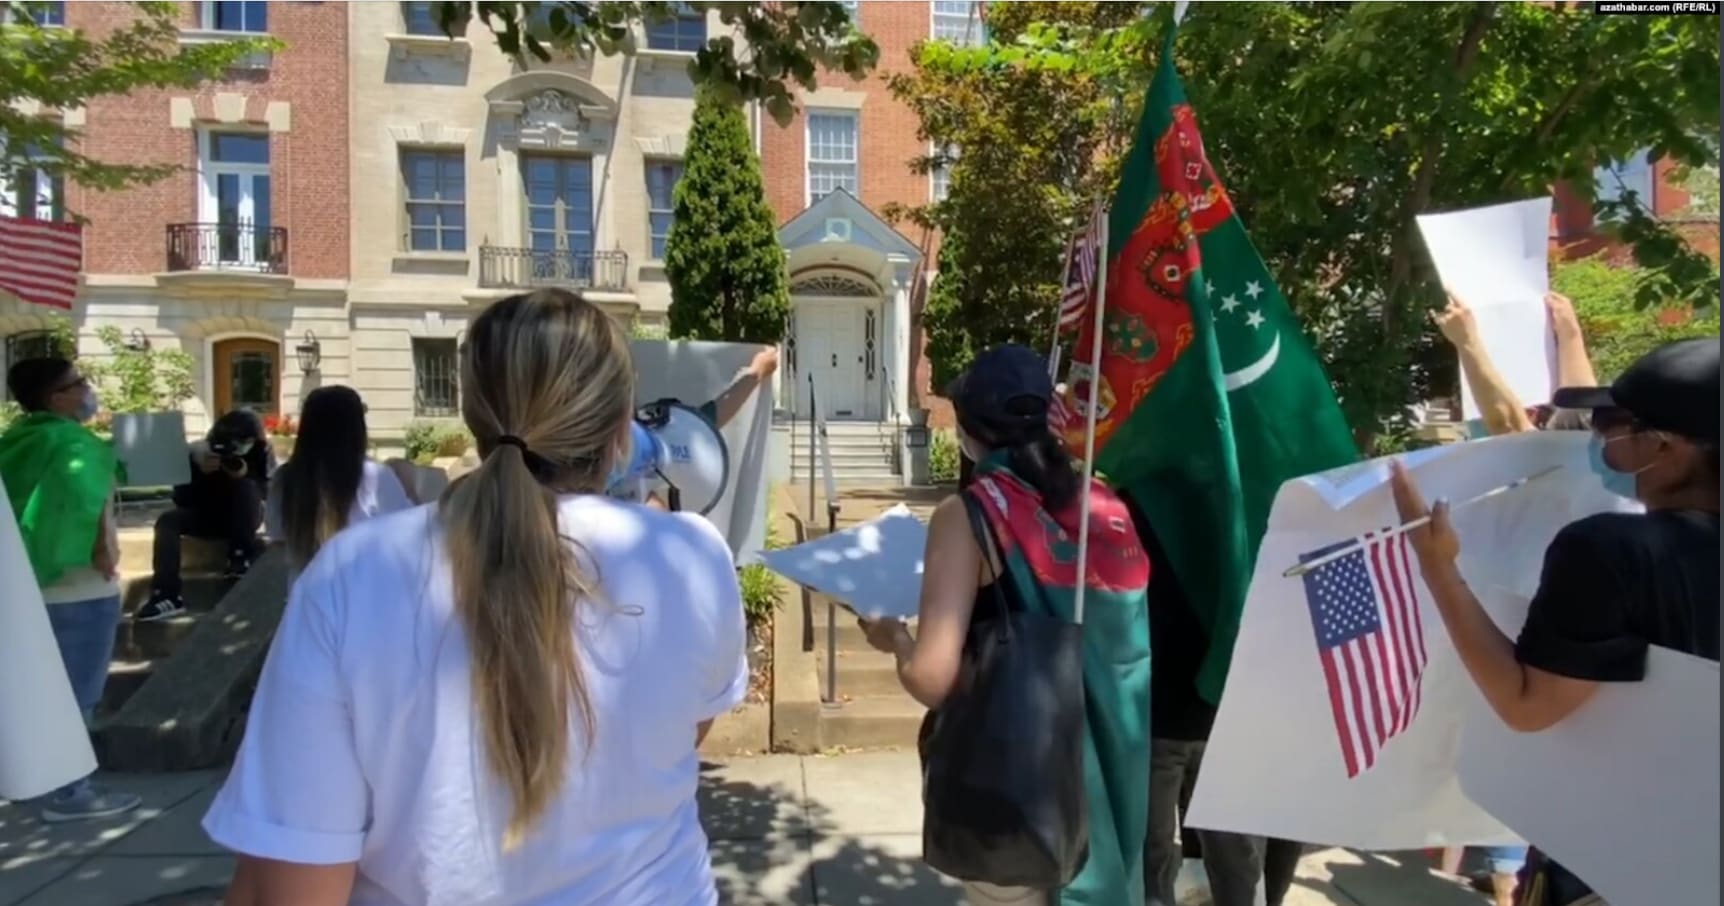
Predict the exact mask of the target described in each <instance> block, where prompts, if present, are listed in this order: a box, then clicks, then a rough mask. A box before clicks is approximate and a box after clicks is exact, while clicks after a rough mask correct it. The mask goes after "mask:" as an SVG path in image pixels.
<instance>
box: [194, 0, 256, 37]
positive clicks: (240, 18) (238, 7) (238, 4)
mask: <svg viewBox="0 0 1724 906" xmlns="http://www.w3.org/2000/svg"><path fill="white" fill-rule="evenodd" d="M203 19H204V28H207V29H209V30H211V31H243V32H252V33H257V34H261V33H264V32H267V31H269V4H268V3H266V2H264V0H204V5H203Z"/></svg>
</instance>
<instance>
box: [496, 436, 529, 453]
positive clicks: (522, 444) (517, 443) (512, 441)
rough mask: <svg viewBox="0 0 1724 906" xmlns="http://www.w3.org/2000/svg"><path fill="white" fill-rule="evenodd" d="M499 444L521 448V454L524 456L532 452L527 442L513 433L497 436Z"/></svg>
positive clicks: (500, 445)
mask: <svg viewBox="0 0 1724 906" xmlns="http://www.w3.org/2000/svg"><path fill="white" fill-rule="evenodd" d="M497 446H499V447H514V448H515V449H517V450H520V451H521V455H523V456H525V455H526V454H527V453H529V452H531V451H530V450H528V449H527V442H526V441H524V440H522V439H520V438H519V437H516V436H515V435H513V434H504V435H502V436H501V437H498V438H497Z"/></svg>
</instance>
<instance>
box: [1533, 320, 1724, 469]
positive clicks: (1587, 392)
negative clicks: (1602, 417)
mask: <svg viewBox="0 0 1724 906" xmlns="http://www.w3.org/2000/svg"><path fill="white" fill-rule="evenodd" d="M1551 403H1552V404H1553V405H1555V406H1557V407H1559V408H1563V409H1592V410H1598V409H1620V410H1622V411H1623V412H1626V413H1628V415H1630V416H1631V417H1633V419H1634V421H1635V423H1636V424H1638V425H1640V426H1641V427H1643V428H1648V429H1651V430H1654V431H1667V432H1669V433H1671V434H1676V435H1680V436H1682V437H1686V438H1688V439H1690V440H1697V441H1701V442H1704V443H1713V444H1715V443H1718V408H1719V395H1718V338H1717V337H1698V338H1696V339H1692V340H1677V341H1676V342H1674V343H1666V344H1664V345H1663V346H1660V347H1658V348H1657V349H1654V350H1652V351H1651V352H1649V353H1647V354H1645V355H1643V356H1641V357H1640V358H1638V359H1636V360H1635V362H1634V364H1632V365H1630V366H1628V370H1626V371H1624V372H1622V376H1621V377H1619V378H1617V379H1616V381H1615V383H1612V384H1611V385H1610V386H1609V387H1564V388H1562V389H1561V390H1558V391H1557V392H1556V393H1555V394H1553V395H1552V396H1551Z"/></svg>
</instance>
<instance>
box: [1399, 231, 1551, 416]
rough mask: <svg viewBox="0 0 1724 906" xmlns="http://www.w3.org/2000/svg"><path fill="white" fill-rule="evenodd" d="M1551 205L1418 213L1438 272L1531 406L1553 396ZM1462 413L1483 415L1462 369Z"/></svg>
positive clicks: (1511, 386)
mask: <svg viewBox="0 0 1724 906" xmlns="http://www.w3.org/2000/svg"><path fill="white" fill-rule="evenodd" d="M1550 206H1551V200H1550V198H1549V197H1545V198H1534V199H1530V200H1527V201H1517V202H1513V203H1510V204H1500V205H1492V206H1490V207H1484V208H1472V209H1470V210H1465V211H1454V212H1451V213H1446V214H1423V215H1420V216H1419V218H1418V223H1419V232H1420V234H1422V235H1423V236H1424V239H1425V247H1426V248H1427V249H1428V250H1429V251H1430V253H1431V262H1432V263H1433V264H1435V265H1436V268H1437V274H1438V275H1439V276H1440V277H1441V278H1442V281H1443V284H1444V285H1445V286H1447V287H1448V288H1449V289H1450V291H1452V292H1453V293H1454V294H1455V295H1457V296H1459V297H1460V298H1461V299H1462V300H1463V301H1465V302H1466V303H1467V306H1468V307H1469V308H1471V309H1472V311H1473V318H1474V320H1475V321H1476V322H1477V324H1478V330H1479V338H1480V340H1481V341H1482V342H1483V343H1484V349H1485V352H1486V354H1488V355H1489V356H1490V360H1491V363H1492V364H1493V365H1495V366H1496V369H1497V371H1498V372H1499V373H1500V374H1501V375H1502V377H1503V380H1504V381H1505V382H1506V383H1507V384H1508V387H1509V389H1510V390H1513V391H1514V393H1515V395H1516V396H1517V397H1519V398H1520V401H1521V403H1522V404H1523V405H1527V406H1537V405H1540V404H1543V403H1547V402H1549V401H1550V396H1551V390H1552V389H1553V388H1552V384H1553V383H1554V381H1555V380H1556V336H1555V334H1553V333H1552V332H1551V327H1550V314H1549V312H1548V311H1547V310H1546V309H1545V304H1544V295H1545V293H1546V292H1548V291H1549V290H1550V250H1549V242H1550ZM1461 412H1462V415H1463V417H1465V418H1466V419H1469V420H1470V419H1475V418H1478V416H1479V408H1478V403H1477V402H1476V401H1475V400H1474V399H1473V391H1472V387H1471V385H1470V384H1468V383H1467V381H1466V376H1465V375H1464V374H1463V375H1462V380H1461Z"/></svg>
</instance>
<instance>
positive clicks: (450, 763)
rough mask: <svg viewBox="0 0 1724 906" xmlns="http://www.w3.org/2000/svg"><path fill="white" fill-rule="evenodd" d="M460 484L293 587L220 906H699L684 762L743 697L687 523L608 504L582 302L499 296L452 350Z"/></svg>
mask: <svg viewBox="0 0 1724 906" xmlns="http://www.w3.org/2000/svg"><path fill="white" fill-rule="evenodd" d="M461 361H462V366H461V367H462V383H461V389H462V413H463V416H464V418H465V420H466V423H467V426H468V428H470V429H471V430H472V432H473V436H474V438H475V439H476V440H477V442H478V449H479V453H480V456H481V457H482V462H481V464H480V465H479V467H478V468H477V469H476V470H475V471H473V472H471V473H469V474H468V475H466V476H465V477H463V478H462V479H460V480H458V481H456V482H455V483H454V484H452V485H450V487H449V489H448V490H447V491H445V492H444V494H443V497H442V499H441V500H440V501H439V502H438V504H437V505H436V506H434V507H421V508H419V509H415V510H409V511H406V512H403V513H398V514H395V515H391V516H386V517H383V518H378V519H373V520H369V521H367V522H365V523H363V524H361V525H355V526H352V527H350V528H348V529H347V530H345V531H343V532H342V533H340V534H339V535H337V536H335V537H333V538H331V539H329V540H327V541H326V542H324V543H323V545H322V548H321V549H320V550H319V551H318V553H317V555H316V557H315V558H314V559H313V560H312V561H311V563H310V565H309V566H308V567H307V568H306V570H305V571H304V573H302V574H301V576H300V577H299V581H298V582H297V583H296V584H295V586H294V589H293V593H292V595H291V597H290V600H289V602H288V607H287V611H286V613H285V614H284V615H283V618H282V624H281V627H280V629H279V630H278V631H277V634H276V639H275V644H274V647H273V648H272V649H271V651H270V655H269V659H268V662H267V663H266V664H265V666H264V671H263V676H262V678H261V680H260V682H259V684H258V689H257V694H256V697H255V699H254V700H253V704H252V711H251V716H250V719H249V721H248V723H247V727H246V736H245V740H244V743H243V744H242V746H241V749H240V754H239V758H238V760H237V761H236V763H235V765H234V768H233V771H232V773H231V774H230V775H229V778H228V781H227V784H226V786H225V787H224V788H223V789H222V791H221V794H220V795H219V796H218V797H217V798H216V801H215V803H214V804H213V805H212V806H211V808H210V812H209V814H208V815H207V816H206V817H205V819H204V828H205V829H206V830H207V831H208V832H209V834H210V836H211V838H213V839H214V840H215V841H216V842H218V843H221V844H222V845H224V846H227V847H228V848H230V849H233V850H235V851H237V852H238V853H240V856H241V858H240V869H239V872H238V874H237V875H236V879H235V882H234V885H233V888H232V889H230V891H229V893H228V899H227V901H226V902H227V903H228V904H229V906H350V904H351V906H445V904H446V906H478V904H484V906H583V904H595V906H596V904H608V906H637V904H638V906H711V904H715V903H716V902H717V899H718V898H717V893H716V891H715V889H714V884H713V879H712V870H711V866H710V864H709V862H708V857H707V841H706V837H705V835H704V834H703V833H702V831H701V828H700V822H699V817H698V814H697V812H696V809H695V788H696V781H697V774H698V768H699V759H698V757H697V755H696V753H695V749H696V747H697V746H698V745H699V742H700V739H701V738H702V736H704V735H705V732H706V728H707V726H708V725H709V724H710V722H711V721H712V719H713V718H714V717H716V716H718V715H719V714H723V713H725V712H726V711H729V710H730V709H731V708H732V707H735V705H736V704H738V703H739V702H740V701H741V700H742V697H743V695H744V694H745V692H746V689H747V684H748V683H747V680H748V670H747V663H746V660H745V659H744V630H743V617H742V603H741V598H740V595H739V594H738V591H737V586H736V576H735V563H734V561H733V560H732V558H731V555H730V550H729V548H728V547H727V546H726V544H725V541H724V538H723V537H722V536H721V535H720V534H719V532H718V530H717V529H716V528H714V527H713V526H712V525H711V524H710V523H708V522H706V521H705V520H703V519H701V518H699V517H696V516H692V515H689V514H682V513H665V512H660V511H656V510H652V509H649V508H647V507H644V506H640V505H638V504H633V503H628V502H624V501H618V500H613V499H611V498H608V497H606V496H604V495H603V493H602V492H603V490H604V489H605V488H606V487H607V486H608V484H609V483H610V482H609V478H610V477H611V475H612V473H613V471H614V470H615V469H616V468H617V466H618V464H620V463H625V462H627V452H628V451H627V450H626V449H625V447H626V444H627V443H628V437H629V433H628V426H629V421H630V417H631V414H632V411H633V406H634V402H633V397H634V371H633V366H632V363H631V362H630V360H629V352H628V342H627V338H626V337H625V336H624V334H623V332H622V331H621V329H620V328H619V327H618V325H617V324H616V322H615V321H613V320H612V319H611V318H610V317H609V316H608V315H606V314H605V313H604V312H603V311H601V310H600V309H599V308H598V307H597V306H595V305H592V304H591V303H588V302H586V301H584V300H582V299H581V298H579V297H578V296H575V295H573V294H571V293H568V292H564V291H561V290H541V291H538V292H535V293H531V294H528V295H519V296H511V297H509V298H507V299H504V300H502V301H500V302H498V303H496V304H495V305H493V306H492V307H491V308H489V309H488V310H486V311H485V312H484V313H483V314H482V315H480V316H479V317H478V318H477V319H476V320H475V321H474V322H473V324H472V325H471V327H470V328H469V330H468V333H467V338H466V342H465V343H464V345H463V347H462V350H461Z"/></svg>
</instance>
